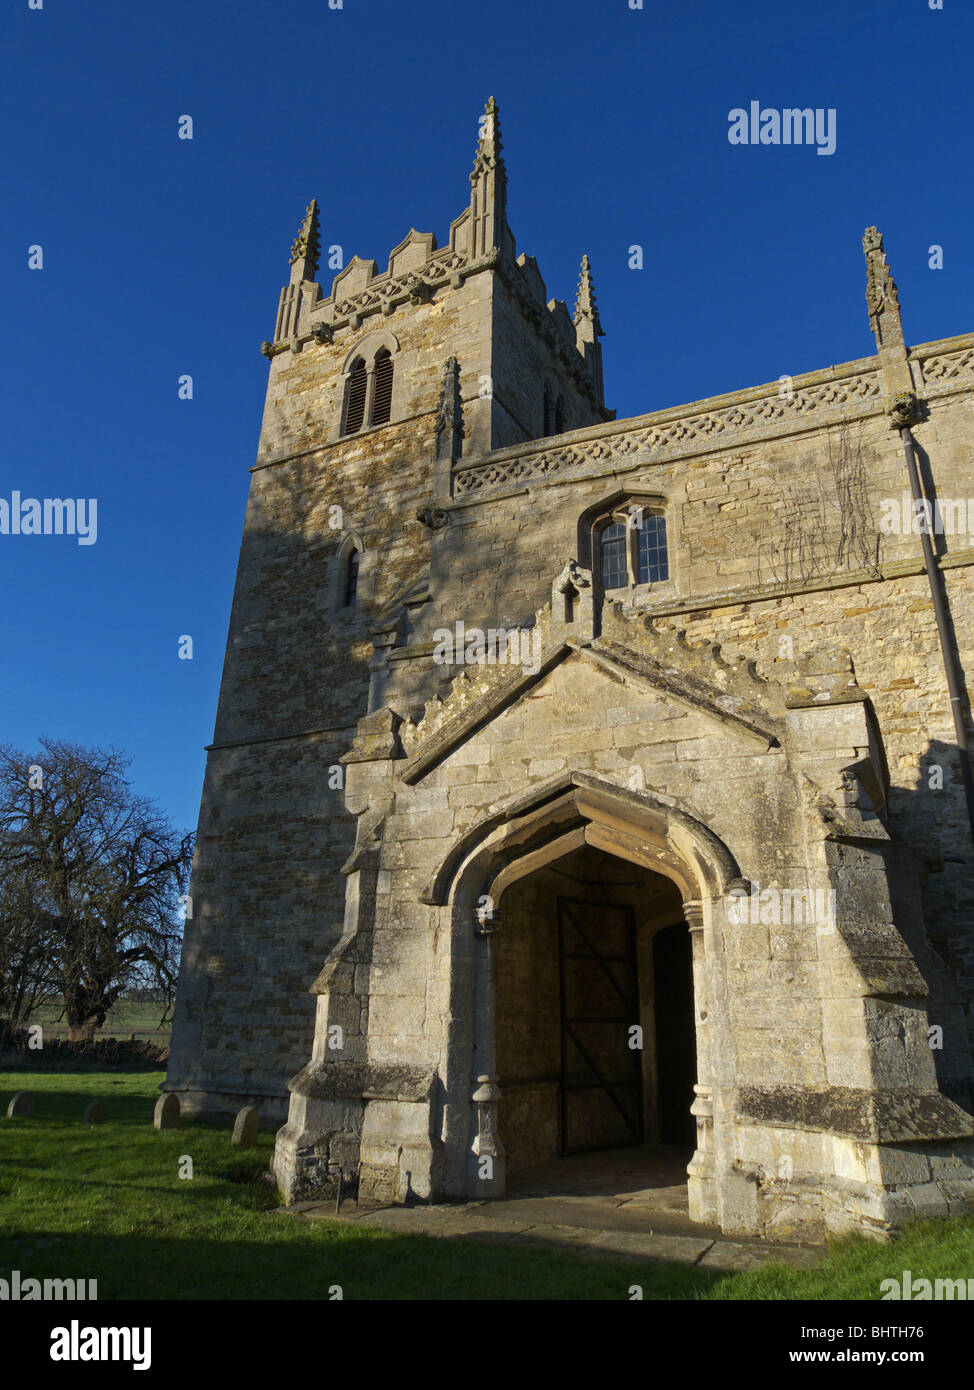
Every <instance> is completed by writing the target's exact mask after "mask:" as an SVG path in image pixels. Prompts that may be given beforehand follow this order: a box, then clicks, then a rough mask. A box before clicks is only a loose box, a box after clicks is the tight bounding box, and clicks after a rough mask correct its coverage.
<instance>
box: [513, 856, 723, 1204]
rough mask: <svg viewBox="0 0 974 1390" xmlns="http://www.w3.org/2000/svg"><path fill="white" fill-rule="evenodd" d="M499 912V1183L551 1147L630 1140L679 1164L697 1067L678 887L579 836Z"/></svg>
mask: <svg viewBox="0 0 974 1390" xmlns="http://www.w3.org/2000/svg"><path fill="white" fill-rule="evenodd" d="M499 909H500V912H501V914H502V917H503V923H504V926H503V931H502V932H500V933H499V934H498V935H497V937H496V962H495V972H496V1009H495V1033H496V1053H497V1057H496V1061H497V1084H498V1086H499V1088H500V1092H501V1100H500V1103H499V1106H498V1124H499V1133H500V1138H501V1141H502V1143H503V1144H504V1147H505V1150H506V1159H507V1177H508V1181H510V1179H511V1178H513V1177H514V1176H515V1175H516V1174H519V1173H521V1172H523V1171H525V1170H526V1169H530V1168H532V1167H536V1166H538V1165H541V1164H544V1163H545V1162H546V1161H547V1160H549V1159H552V1158H555V1157H561V1158H567V1157H570V1156H573V1155H582V1154H591V1153H593V1152H597V1151H603V1150H615V1149H620V1148H623V1147H627V1146H631V1147H634V1148H640V1147H658V1146H664V1147H667V1148H670V1149H673V1150H674V1151H676V1152H680V1151H682V1153H683V1159H682V1162H683V1167H684V1169H685V1167H686V1164H687V1162H688V1161H689V1159H690V1157H691V1155H692V1153H693V1150H694V1147H695V1141H696V1125H695V1122H694V1119H693V1116H692V1115H691V1106H692V1104H693V1101H694V1091H693V1088H694V1085H695V1083H696V1080H697V1074H696V1072H697V1068H696V1039H695V1033H694V1020H693V977H692V959H691V945H690V933H689V930H688V928H687V925H686V922H685V920H684V917H683V903H682V899H681V897H680V894H679V892H678V890H677V889H676V886H675V885H674V884H673V882H672V881H671V880H670V879H667V878H665V877H663V876H662V875H661V874H656V873H653V872H652V871H651V870H649V869H647V868H644V867H642V866H640V865H637V864H633V863H631V862H629V861H626V860H623V859H619V858H618V857H617V856H615V855H611V854H608V853H607V852H606V851H604V850H600V849H595V848H593V847H591V846H589V845H583V846H582V847H581V848H579V849H576V850H574V851H571V852H569V853H568V854H566V855H564V856H563V857H562V858H560V859H558V860H555V861H554V862H552V863H551V864H548V865H546V866H545V867H543V868H541V869H537V870H535V872H534V873H532V874H529V875H528V876H527V877H525V878H522V879H520V880H518V882H516V883H514V884H512V885H511V886H510V887H509V888H508V889H507V890H506V891H505V893H504V896H503V898H502V899H501V902H500V903H499ZM584 1167H585V1171H586V1172H589V1173H590V1172H591V1171H592V1164H591V1162H588V1163H586V1165H584ZM566 1171H567V1169H566Z"/></svg>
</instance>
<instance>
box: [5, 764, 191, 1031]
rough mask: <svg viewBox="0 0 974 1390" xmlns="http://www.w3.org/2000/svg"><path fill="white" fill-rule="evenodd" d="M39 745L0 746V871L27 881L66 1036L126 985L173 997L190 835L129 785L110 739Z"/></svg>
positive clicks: (90, 1027)
mask: <svg viewBox="0 0 974 1390" xmlns="http://www.w3.org/2000/svg"><path fill="white" fill-rule="evenodd" d="M41 749H42V751H41V752H40V753H37V754H34V755H28V754H26V753H23V752H20V751H18V750H16V749H13V748H10V747H2V748H0V883H2V884H4V885H13V884H15V883H17V882H18V881H20V882H22V883H28V884H30V885H31V891H32V892H33V894H34V903H35V911H36V912H37V913H39V914H40V915H41V916H44V917H45V918H46V919H47V926H48V928H49V932H50V935H49V938H48V947H49V949H51V950H52V951H53V956H54V959H53V962H52V964H53V968H54V971H55V974H56V978H57V982H58V989H59V993H60V995H61V997H62V999H63V1001H64V1008H65V1014H66V1017H67V1023H68V1037H69V1038H72V1039H75V1040H80V1039H88V1038H91V1037H92V1036H93V1035H94V1033H95V1032H96V1030H97V1029H98V1028H100V1027H101V1025H102V1024H103V1023H104V1021H105V1016H106V1014H107V1013H108V1011H109V1009H110V1008H111V1007H112V1005H113V1004H114V1003H115V1002H116V1000H117V999H118V998H119V996H120V995H121V994H122V993H123V992H124V991H125V990H126V989H128V988H130V987H131V986H137V987H141V988H145V987H152V988H155V989H158V990H160V991H161V992H163V994H164V995H165V997H167V998H171V997H172V994H173V991H174V988H175V979H176V970H177V966H178V953H179V940H180V896H181V895H182V894H183V893H184V892H185V888H186V882H187V879H188V875H189V866H190V861H191V857H192V836H191V835H183V836H180V835H179V834H178V832H176V831H175V830H174V828H173V827H172V825H171V824H170V822H169V821H168V820H167V819H166V817H165V816H164V815H162V814H161V812H159V811H158V810H157V809H156V808H155V807H154V806H153V805H152V804H151V803H150V802H149V801H147V800H146V799H145V798H143V797H138V796H136V795H135V793H134V792H133V790H132V787H131V786H130V784H129V782H128V780H127V779H126V777H125V770H126V768H127V767H128V765H129V764H128V760H127V759H126V758H125V757H124V756H123V755H122V754H121V753H120V752H119V751H118V750H117V749H114V748H110V749H107V750H105V749H87V748H82V747H79V746H77V745H74V744H70V743H63V742H57V741H54V740H48V739H42V740H41ZM11 891H12V889H11ZM24 920H25V921H26V920H27V919H26V918H24Z"/></svg>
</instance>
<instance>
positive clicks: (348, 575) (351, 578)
mask: <svg viewBox="0 0 974 1390" xmlns="http://www.w3.org/2000/svg"><path fill="white" fill-rule="evenodd" d="M358 559H359V553H358V551H357V550H350V551H349V552H348V560H347V561H346V565H345V597H344V600H343V606H344V607H345V608H352V607H354V605H355V596H356V594H357V593H358Z"/></svg>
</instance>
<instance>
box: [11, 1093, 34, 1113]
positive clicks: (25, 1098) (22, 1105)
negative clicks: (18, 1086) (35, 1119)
mask: <svg viewBox="0 0 974 1390" xmlns="http://www.w3.org/2000/svg"><path fill="white" fill-rule="evenodd" d="M33 1113H34V1092H33V1091H18V1092H17V1094H16V1095H15V1096H11V1098H10V1104H9V1105H8V1106H7V1119H8V1120H18V1119H20V1120H26V1119H27V1117H28V1116H29V1115H33Z"/></svg>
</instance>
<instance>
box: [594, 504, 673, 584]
mask: <svg viewBox="0 0 974 1390" xmlns="http://www.w3.org/2000/svg"><path fill="white" fill-rule="evenodd" d="M595 540H596V545H597V547H598V565H599V573H600V575H601V578H602V587H603V589H606V590H608V589H629V588H632V587H633V586H634V585H636V584H660V583H662V582H663V581H664V580H666V579H669V577H670V568H669V556H668V554H667V547H666V517H665V516H664V515H663V513H662V512H661V511H659V510H656V509H652V510H651V509H649V508H647V507H640V506H637V505H635V504H630V505H629V506H628V507H627V508H626V509H625V510H624V511H623V510H620V511H616V512H613V513H612V514H611V515H610V516H608V517H606V518H605V520H604V521H603V522H602V524H601V525H600V526H599V527H598V528H597V529H596V533H595Z"/></svg>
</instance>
